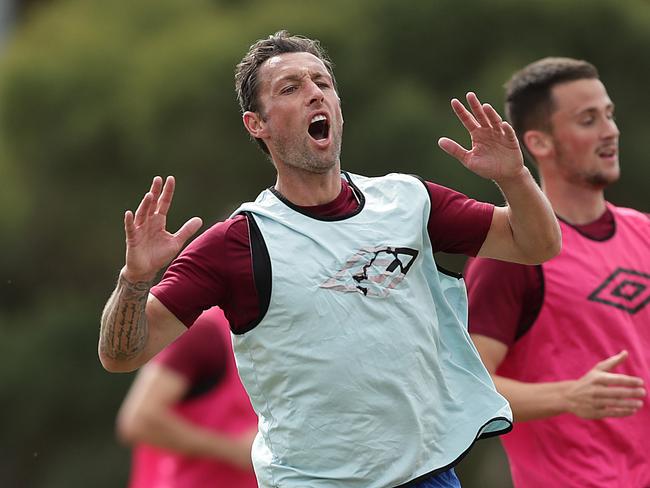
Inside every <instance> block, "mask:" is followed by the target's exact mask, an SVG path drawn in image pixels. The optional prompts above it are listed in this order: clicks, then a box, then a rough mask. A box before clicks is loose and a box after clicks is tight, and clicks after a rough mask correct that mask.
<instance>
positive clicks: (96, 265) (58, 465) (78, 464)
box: [0, 0, 650, 488]
mask: <svg viewBox="0 0 650 488" xmlns="http://www.w3.org/2000/svg"><path fill="white" fill-rule="evenodd" d="M647 25H650V9H649V8H648V5H647V2H645V1H644V0H628V1H627V2H617V1H615V0H590V1H587V0H578V1H575V2H569V3H567V2H564V1H561V0H531V1H528V2H519V1H517V0H493V1H491V2H485V1H480V0H466V1H464V2H455V1H453V0H440V1H437V2H430V1H427V0H413V1H411V2H408V4H405V3H403V2H402V3H400V2H395V1H392V0H359V1H357V2H346V1H343V0H332V1H330V2H327V3H323V2H318V3H317V2H313V1H306V2H301V3H297V2H293V1H291V0H274V1H271V2H262V1H261V0H246V1H238V2H235V1H232V0H220V1H217V0H113V1H111V2H105V1H102V0H59V1H51V2H37V3H36V4H35V6H34V7H33V8H32V9H31V10H30V11H29V15H27V16H25V18H24V20H23V24H22V25H21V27H20V28H19V29H18V30H17V31H16V33H15V37H14V39H13V41H12V43H11V44H9V45H7V48H6V50H5V51H4V58H2V59H0V204H1V205H2V209H3V212H2V213H1V214H0V228H2V232H1V233H0V236H1V237H0V245H1V246H2V250H3V253H2V254H1V255H0V330H1V331H2V338H3V341H2V342H1V344H0V354H1V355H2V357H3V358H4V359H5V360H4V361H3V366H4V367H3V369H2V370H0V381H1V384H2V385H3V387H2V389H0V402H2V405H3V407H4V409H5V410H4V412H6V413H5V415H4V416H3V425H2V427H1V428H2V432H3V441H4V442H3V447H5V449H3V456H1V457H0V486H12V487H13V486H16V487H22V486H30V487H36V488H38V487H47V488H57V487H66V488H74V487H77V486H79V487H85V486H93V487H115V486H123V485H124V480H125V477H126V472H127V464H126V463H127V461H126V459H127V456H126V453H125V452H124V450H123V449H121V448H119V447H118V446H117V444H116V443H115V440H114V438H113V433H112V429H113V418H114V415H115V413H116V409H117V406H118V405H119V402H120V401H121V397H122V395H123V393H124V392H125V391H126V387H127V384H128V383H129V381H130V376H129V375H125V376H116V375H108V374H106V373H104V372H103V371H102V370H101V366H100V365H99V362H98V361H97V358H96V353H95V343H96V334H97V325H96V324H97V323H98V316H99V314H100V310H101V307H102V305H103V303H104V301H105V299H106V297H107V294H108V293H109V292H110V290H111V289H112V286H113V280H114V279H115V277H116V275H117V271H118V269H119V267H120V266H121V265H122V262H123V252H124V246H123V232H122V215H123V211H124V210H125V209H126V208H134V207H136V206H137V204H138V202H139V199H140V198H141V196H142V194H143V193H144V192H145V191H146V189H147V187H148V185H149V183H150V181H151V177H152V176H154V175H156V174H162V175H166V174H174V175H176V177H177V180H178V187H177V195H176V200H175V204H174V208H173V209H172V212H171V214H170V226H171V227H172V228H177V227H178V226H179V225H180V224H181V223H182V222H184V221H185V220H186V219H187V218H189V217H191V216H192V215H200V216H201V217H203V218H204V220H205V221H206V224H210V223H212V222H214V221H216V220H218V219H221V218H223V217H224V216H225V215H227V214H228V213H229V212H230V211H231V210H233V209H234V207H235V206H236V205H237V204H238V203H239V202H240V201H243V200H248V199H252V198H254V197H255V195H256V194H257V193H258V192H259V191H260V190H261V189H262V188H264V187H267V186H270V185H272V184H273V174H274V173H273V169H272V166H271V164H270V163H269V162H267V161H265V158H264V156H263V155H262V153H261V152H259V151H258V150H257V149H256V146H255V145H254V144H252V143H250V142H249V141H248V137H247V135H246V133H245V131H244V129H243V127H242V125H241V123H240V122H239V108H238V106H237V103H236V100H235V96H234V89H233V69H234V65H235V64H236V63H237V62H238V61H239V59H240V58H241V56H242V55H243V54H244V53H245V51H246V49H247V47H248V46H249V45H250V44H251V43H252V42H253V41H254V40H255V39H257V38H260V37H263V36H266V35H268V34H269V33H271V32H273V31H275V30H278V29H281V28H287V29H289V30H290V31H291V32H295V33H303V34H306V35H309V36H312V37H317V38H320V39H321V40H322V41H323V44H324V45H325V46H326V47H327V48H328V50H329V52H330V54H331V55H332V58H333V59H334V61H335V65H336V68H335V69H336V73H337V79H338V82H339V86H340V91H341V97H342V103H343V110H344V115H345V120H346V125H345V128H346V131H345V132H346V136H345V143H344V148H343V166H344V168H345V169H348V170H351V171H356V172H362V173H367V174H381V173H385V172H389V171H403V172H409V173H418V174H420V175H422V176H423V177H426V178H428V179H432V180H434V181H437V182H439V183H441V184H444V185H447V186H451V187H453V188H457V189H459V190H461V191H463V192H465V193H467V194H469V195H472V196H475V197H478V198H480V199H485V200H490V201H494V202H496V203H500V201H501V196H500V195H499V193H498V190H497V189H496V187H495V186H494V185H493V184H491V183H490V182H487V181H484V180H481V179H480V178H477V177H475V176H473V175H471V174H470V173H469V172H468V171H467V170H465V169H464V168H462V166H460V165H459V164H458V163H457V162H455V161H454V160H453V159H451V158H449V157H448V156H446V155H445V154H444V153H442V151H440V150H439V149H438V148H437V145H436V140H437V138H438V137H439V136H441V135H448V136H451V137H458V138H460V140H461V141H463V142H466V141H465V140H464V138H465V135H464V131H463V129H462V127H461V126H460V124H459V123H458V122H457V121H456V119H455V117H454V116H453V114H452V112H451V109H450V108H449V99H450V98H451V97H462V96H463V95H464V92H465V91H467V90H468V89H475V90H476V91H477V92H478V94H479V96H480V97H481V98H482V99H483V100H484V101H487V102H490V103H492V104H494V105H495V106H496V107H497V108H499V109H501V106H502V99H503V97H502V85H503V83H504V82H505V81H506V80H507V79H508V77H509V76H510V74H511V72H512V71H514V70H515V69H518V68H519V67H521V66H523V65H524V64H526V63H528V62H530V61H532V60H533V59H536V58H539V57H542V56H547V55H568V56H574V57H581V58H585V59H588V60H590V61H592V62H593V63H595V64H596V65H597V66H598V67H599V68H600V71H601V76H602V78H603V80H604V81H605V83H606V85H607V86H608V89H609V91H610V95H611V96H612V98H613V99H614V101H615V102H616V103H617V107H618V108H617V113H618V117H619V119H618V123H619V126H620V128H621V131H622V135H623V137H622V150H621V154H622V164H623V178H622V180H621V182H620V183H619V184H618V185H616V186H614V187H613V188H612V189H611V191H610V192H609V196H610V198H611V199H612V200H613V201H615V202H617V203H619V204H623V205H632V206H636V207H639V208H642V209H643V208H644V209H645V210H648V199H647V196H645V193H644V191H645V188H644V187H645V186H646V185H647V182H648V181H649V180H650V165H648V164H645V156H646V155H645V154H644V152H643V151H644V145H643V144H642V141H643V136H644V134H643V132H644V130H645V126H646V125H647V124H646V123H645V122H646V119H645V111H646V110H645V105H644V104H643V103H639V99H640V97H641V96H642V94H643V93H644V91H645V87H646V85H647V83H648V79H649V78H650V58H649V57H648V56H646V55H645V53H647V52H648V48H650V30H648V29H647ZM630 60H632V61H633V62H632V63H630ZM441 260H442V261H443V264H445V265H450V266H451V267H454V268H456V269H460V266H462V259H458V258H456V259H452V258H450V257H447V256H442V257H441ZM6 446H11V451H10V452H9V451H8V450H7V449H6ZM499 449H500V448H499V446H498V443H497V442H496V441H494V442H493V441H489V442H487V443H484V444H482V445H481V446H480V448H479V449H477V450H475V451H472V453H471V454H470V455H469V456H468V458H467V459H466V460H465V461H464V462H463V463H462V464H461V466H460V469H459V472H460V473H461V476H462V479H463V483H464V486H465V487H472V486H498V487H502V486H507V484H508V483H509V476H508V473H507V465H506V464H505V461H504V458H503V456H502V454H501V452H500V450H499ZM486 466H488V467H486ZM495 466H496V468H495ZM487 480H490V481H487ZM485 483H489V484H487V485H486V484H485Z"/></svg>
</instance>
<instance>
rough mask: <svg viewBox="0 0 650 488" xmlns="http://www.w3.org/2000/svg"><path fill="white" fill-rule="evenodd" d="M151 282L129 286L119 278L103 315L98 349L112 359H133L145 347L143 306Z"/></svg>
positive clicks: (129, 283) (141, 282)
mask: <svg viewBox="0 0 650 488" xmlns="http://www.w3.org/2000/svg"><path fill="white" fill-rule="evenodd" d="M151 285H152V282H148V281H138V282H136V283H131V282H129V281H127V280H126V279H124V277H122V274H120V277H119V279H118V282H117V287H116V288H115V291H114V292H113V294H112V295H111V297H110V298H109V300H108V302H107V303H106V307H105V308H104V312H103V313H102V321H101V329H100V332H99V348H100V351H101V353H102V354H104V355H106V357H109V358H111V359H118V360H129V359H132V358H134V357H136V356H137V355H138V354H139V353H140V352H142V350H143V349H144V346H145V344H146V339H147V332H148V331H147V317H146V314H145V305H146V303H147V296H148V295H149V289H150V288H151Z"/></svg>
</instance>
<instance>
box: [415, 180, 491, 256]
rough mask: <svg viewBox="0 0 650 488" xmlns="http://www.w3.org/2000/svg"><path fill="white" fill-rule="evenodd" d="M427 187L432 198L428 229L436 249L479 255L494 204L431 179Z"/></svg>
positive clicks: (488, 227)
mask: <svg viewBox="0 0 650 488" xmlns="http://www.w3.org/2000/svg"><path fill="white" fill-rule="evenodd" d="M426 186H427V190H428V191H429V196H430V198H431V213H430V214H429V224H428V225H427V228H428V230H429V238H430V239H431V245H432V246H433V252H439V251H440V252H446V253H450V254H465V255H467V256H476V254H477V253H478V251H479V249H481V246H482V245H483V241H485V237H486V236H487V233H488V231H489V230H490V225H491V224H492V214H493V213H494V205H492V204H491V203H484V202H479V201H476V200H473V199H471V198H467V197H466V196H465V195H463V194H462V193H459V192H457V191H454V190H451V189H449V188H446V187H444V186H441V185H437V184H435V183H431V182H428V181H427V182H426Z"/></svg>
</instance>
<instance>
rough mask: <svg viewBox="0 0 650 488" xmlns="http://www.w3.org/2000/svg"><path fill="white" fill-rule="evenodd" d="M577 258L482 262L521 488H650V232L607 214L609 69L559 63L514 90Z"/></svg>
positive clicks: (479, 304) (614, 146) (479, 301)
mask: <svg viewBox="0 0 650 488" xmlns="http://www.w3.org/2000/svg"><path fill="white" fill-rule="evenodd" d="M506 92H507V93H506V99H507V101H506V112H507V116H508V118H509V121H510V123H511V124H512V125H513V127H514V129H515V131H516V132H517V135H518V137H519V139H520V142H521V143H522V145H523V147H524V148H525V149H526V150H527V151H528V153H529V155H530V156H531V157H532V159H533V160H534V162H535V163H536V166H537V169H538V171H539V175H540V179H541V185H542V189H543V191H544V192H545V193H546V195H547V196H548V198H549V200H550V201H551V204H552V205H553V209H554V211H555V213H556V215H557V216H558V218H559V220H560V225H561V228H562V238H563V249H562V252H561V253H560V254H559V255H558V256H557V257H555V258H553V259H551V260H550V261H547V262H546V263H544V264H541V265H537V266H526V265H521V264H515V263H506V262H503V261H495V260H491V259H483V258H477V259H470V261H468V264H467V267H466V270H465V274H466V279H467V284H468V290H469V327H470V332H471V334H472V338H473V340H474V342H475V344H476V346H477V348H478V350H479V353H480V355H481V357H482V359H483V361H484V362H485V364H486V366H487V368H488V370H489V371H490V373H491V374H492V375H493V378H494V380H495V383H496V386H497V389H498V390H499V391H500V392H501V393H502V394H503V395H504V396H505V397H506V398H507V399H508V400H509V401H510V404H511V407H512V409H513V413H514V417H515V428H514V430H513V432H512V433H510V434H509V435H507V436H505V437H502V442H503V445H504V448H505V451H506V454H507V456H508V459H509V462H510V466H511V471H512V477H513V482H514V484H515V486H516V487H517V488H521V487H541V486H562V487H568V488H570V487H580V488H585V487H604V486H625V487H631V488H632V487H646V486H650V463H648V458H647V454H646V448H645V447H644V446H646V445H647V439H648V436H649V435H650V408H649V407H648V405H647V403H646V402H644V400H643V399H644V398H645V395H646V392H645V387H644V385H646V384H647V383H648V382H649V381H650V327H649V326H650V305H648V302H649V301H650V220H648V216H647V215H644V214H643V213H640V212H637V211H635V210H631V209H626V208H619V207H616V206H614V205H612V204H611V203H609V202H607V201H606V200H605V196H604V190H605V188H606V187H607V186H608V185H610V184H612V183H614V182H616V181H617V180H618V178H619V173H620V169H619V160H618V142H619V130H618V128H617V125H616V122H615V121H614V104H613V103H612V101H611V100H610V98H609V96H608V94H607V91H606V89H605V86H604V85H603V83H602V82H601V81H600V79H599V75H598V72H597V70H596V68H595V67H594V66H593V65H591V64H590V63H587V62H585V61H579V60H575V59H569V58H545V59H542V60H539V61H537V62H534V63H532V64H530V65H528V66H526V67H525V68H523V69H522V70H521V71H519V72H518V73H516V74H514V75H513V77H512V78H511V80H510V81H509V82H508V84H507V85H506Z"/></svg>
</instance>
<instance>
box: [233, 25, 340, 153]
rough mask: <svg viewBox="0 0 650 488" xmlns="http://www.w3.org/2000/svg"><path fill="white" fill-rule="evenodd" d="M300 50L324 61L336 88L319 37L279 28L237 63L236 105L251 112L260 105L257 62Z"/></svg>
mask: <svg viewBox="0 0 650 488" xmlns="http://www.w3.org/2000/svg"><path fill="white" fill-rule="evenodd" d="M300 52H305V53H310V54H313V55H314V56H316V57H317V58H319V59H320V60H321V61H322V62H323V64H324V65H325V68H327V71H328V72H329V74H330V76H331V77H332V82H333V83H334V89H335V90H337V87H336V79H335V78H334V71H333V65H332V61H331V60H330V59H329V57H328V56H327V53H326V52H325V50H324V49H323V47H322V46H321V44H320V41H318V40H316V39H309V38H308V37H304V36H300V35H291V34H289V33H288V32H287V31H286V30H281V31H278V32H276V33H275V34H272V35H270V36H269V37H267V38H266V39H260V40H258V41H257V42H255V43H254V44H253V45H252V46H251V47H250V48H249V49H248V52H247V53H246V55H245V56H244V57H243V59H242V60H241V61H240V62H239V64H237V67H236V69H235V90H236V91H237V100H238V101H239V107H240V108H241V111H242V113H244V112H246V111H249V110H250V111H251V112H258V111H259V109H260V107H259V98H258V93H257V90H258V87H259V80H258V77H257V75H258V73H259V69H260V66H261V65H262V64H263V63H264V62H265V61H266V60H267V59H270V58H272V57H273V56H277V55H278V54H283V53H300ZM337 91H338V90H337ZM257 142H258V144H259V145H260V147H261V148H262V149H263V150H264V152H266V153H267V154H268V149H267V147H266V145H265V144H264V142H263V141H262V140H260V139H258V140H257Z"/></svg>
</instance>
